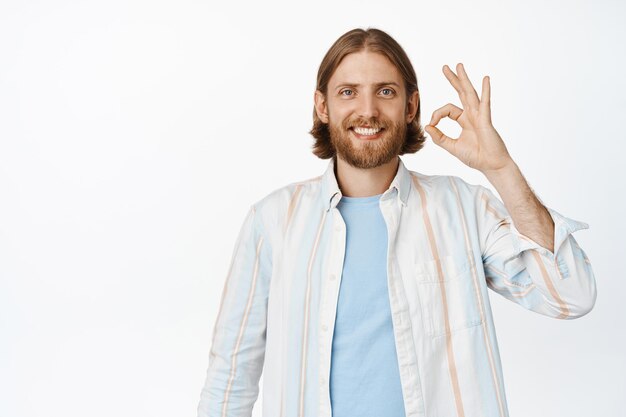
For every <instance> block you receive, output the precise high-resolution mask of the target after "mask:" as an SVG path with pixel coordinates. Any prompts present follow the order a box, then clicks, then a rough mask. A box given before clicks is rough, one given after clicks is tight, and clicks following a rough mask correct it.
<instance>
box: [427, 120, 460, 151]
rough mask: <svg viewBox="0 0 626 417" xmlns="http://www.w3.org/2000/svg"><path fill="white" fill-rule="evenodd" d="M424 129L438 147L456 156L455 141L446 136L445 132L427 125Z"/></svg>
mask: <svg viewBox="0 0 626 417" xmlns="http://www.w3.org/2000/svg"><path fill="white" fill-rule="evenodd" d="M424 129H426V132H427V133H428V134H429V135H430V137H431V139H432V140H433V142H435V144H436V145H438V146H441V147H442V148H443V149H445V150H446V151H448V152H450V153H451V154H453V155H454V145H455V143H454V139H452V138H451V137H449V136H446V135H444V134H443V132H442V131H441V130H439V129H437V128H436V127H435V126H431V125H426V126H425V127H424Z"/></svg>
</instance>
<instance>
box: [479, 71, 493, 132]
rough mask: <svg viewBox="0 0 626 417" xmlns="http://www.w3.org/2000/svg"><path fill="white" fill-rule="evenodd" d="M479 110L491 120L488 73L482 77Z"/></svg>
mask: <svg viewBox="0 0 626 417" xmlns="http://www.w3.org/2000/svg"><path fill="white" fill-rule="evenodd" d="M480 111H481V113H483V114H484V115H485V117H487V120H488V121H489V122H491V80H490V79H489V76H488V75H485V76H484V77H483V89H482V91H481V92H480Z"/></svg>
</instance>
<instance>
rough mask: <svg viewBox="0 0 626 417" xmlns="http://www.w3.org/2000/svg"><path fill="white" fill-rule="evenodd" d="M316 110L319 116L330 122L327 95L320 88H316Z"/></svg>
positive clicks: (322, 119) (323, 120)
mask: <svg viewBox="0 0 626 417" xmlns="http://www.w3.org/2000/svg"><path fill="white" fill-rule="evenodd" d="M313 99H314V101H315V112H316V113H317V117H319V119H320V120H321V121H322V122H323V123H328V106H327V105H326V97H324V94H323V93H322V92H321V91H320V90H315V96H314V98H313Z"/></svg>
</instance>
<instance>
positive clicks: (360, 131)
mask: <svg viewBox="0 0 626 417" xmlns="http://www.w3.org/2000/svg"><path fill="white" fill-rule="evenodd" d="M354 131H355V132H356V133H358V134H359V135H375V134H376V133H378V132H380V129H372V128H369V127H355V128H354Z"/></svg>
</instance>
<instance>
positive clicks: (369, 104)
mask: <svg viewBox="0 0 626 417" xmlns="http://www.w3.org/2000/svg"><path fill="white" fill-rule="evenodd" d="M358 105H359V107H358V109H357V113H358V115H359V116H360V117H362V118H363V119H370V118H372V117H378V103H377V102H376V98H375V97H372V95H370V94H364V95H363V96H362V98H361V100H359V104H358Z"/></svg>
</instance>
